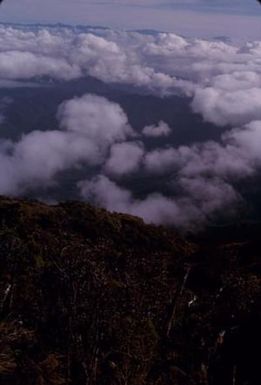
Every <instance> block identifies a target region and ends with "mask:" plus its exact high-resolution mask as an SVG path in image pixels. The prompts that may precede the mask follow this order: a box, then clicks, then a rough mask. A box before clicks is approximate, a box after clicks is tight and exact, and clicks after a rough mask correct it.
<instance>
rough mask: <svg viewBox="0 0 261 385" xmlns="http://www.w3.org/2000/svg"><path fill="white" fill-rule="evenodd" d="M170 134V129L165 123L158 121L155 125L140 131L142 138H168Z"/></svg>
mask: <svg viewBox="0 0 261 385" xmlns="http://www.w3.org/2000/svg"><path fill="white" fill-rule="evenodd" d="M170 133H171V129H170V127H169V126H168V125H167V123H165V122H163V121H160V122H159V123H158V124H157V125H155V124H153V125H151V126H146V127H144V128H143V130H142V134H143V135H144V136H151V137H155V138H157V137H158V136H168V135H169V134H170Z"/></svg>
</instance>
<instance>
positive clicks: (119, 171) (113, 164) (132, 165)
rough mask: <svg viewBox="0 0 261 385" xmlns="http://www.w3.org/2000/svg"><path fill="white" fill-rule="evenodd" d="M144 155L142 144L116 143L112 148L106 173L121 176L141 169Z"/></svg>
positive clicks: (106, 165)
mask: <svg viewBox="0 0 261 385" xmlns="http://www.w3.org/2000/svg"><path fill="white" fill-rule="evenodd" d="M143 155H144V148H143V145H142V144H141V143H139V142H138V143H137V142H124V143H116V144H114V145H113V146H112V147H111V150H110V155H109V158H108V159H107V162H106V164H105V170H106V173H109V174H112V175H114V176H121V175H125V174H129V173H133V172H135V171H137V170H138V169H139V166H140V164H141V161H142V158H143Z"/></svg>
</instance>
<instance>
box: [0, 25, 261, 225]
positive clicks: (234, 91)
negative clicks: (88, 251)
mask: <svg viewBox="0 0 261 385" xmlns="http://www.w3.org/2000/svg"><path fill="white" fill-rule="evenodd" d="M260 60H261V42H260V41H252V42H248V43H240V44H239V43H232V42H229V41H227V40H226V39H225V40H224V39H216V40H212V41H209V40H204V39H188V38H184V37H181V36H177V35H175V34H172V33H155V34H142V33H137V32H123V31H113V30H100V29H97V30H96V33H94V32H93V30H92V31H91V30H90V29H84V28H58V27H55V28H47V27H46V28H42V27H35V28H33V29H32V28H31V29H30V28H29V27H19V28H18V27H17V28H11V27H6V26H5V27H4V26H0V78H2V81H4V82H6V81H11V82H16V81H18V80H24V79H26V80H27V81H29V82H30V81H31V80H34V79H35V78H37V79H38V78H40V77H46V76H47V77H51V78H53V79H57V80H59V81H68V80H71V79H75V78H81V77H86V76H93V77H95V78H97V79H100V80H102V81H104V82H107V83H119V84H128V85H131V86H134V87H139V92H146V93H152V94H154V95H157V96H158V97H162V98H163V97H168V96H169V95H175V96H180V97H182V98H184V97H185V98H187V100H188V103H189V102H190V103H191V113H196V114H199V115H200V116H201V118H202V119H203V120H205V121H208V122H211V123H213V124H215V125H216V126H220V127H221V126H223V127H225V130H226V132H225V133H224V134H223V135H222V136H221V137H220V140H219V141H213V140H208V141H205V142H201V143H193V144H191V145H183V146H178V147H175V146H174V145H173V144H171V143H168V145H167V146H166V143H167V140H168V138H167V136H168V135H169V134H170V133H171V128H170V127H169V126H168V125H167V124H166V123H165V122H163V121H159V123H158V124H148V125H147V126H145V127H144V128H143V129H142V130H141V135H140V136H137V134H135V132H134V130H133V128H132V127H131V126H130V124H129V122H128V117H127V115H126V113H125V112H124V111H123V109H122V108H121V107H120V105H118V104H117V103H114V102H111V101H109V100H107V99H105V98H103V97H98V96H95V95H84V96H82V97H75V98H73V99H71V100H67V101H64V102H63V103H62V104H61V105H60V106H59V108H58V112H57V118H58V122H59V129H57V130H52V129H51V128H49V131H44V132H41V131H38V130H37V127H36V130H35V131H33V132H31V133H29V134H26V135H24V136H23V137H22V138H21V139H20V140H19V141H18V142H12V141H2V142H1V144H0V193H11V194H19V193H23V192H24V191H28V189H34V188H36V187H39V186H48V185H49V184H51V183H55V181H56V180H57V178H56V176H57V174H59V173H62V172H64V171H65V170H69V169H71V168H76V167H86V168H87V166H88V167H91V166H95V172H97V174H98V176H97V177H95V178H93V179H91V180H86V181H82V182H81V183H79V189H80V192H81V194H82V196H83V197H85V198H86V199H92V201H93V202H95V203H97V204H99V205H102V206H104V207H107V208H108V209H110V210H117V211H124V212H128V213H131V214H135V215H140V216H142V217H143V218H144V219H145V220H146V221H148V222H155V223H168V224H174V225H177V226H188V225H190V224H191V223H193V224H194V225H195V223H196V224H198V223H206V222H208V221H209V220H211V219H212V218H213V217H214V216H215V215H216V214H217V213H218V212H221V211H222V210H224V209H226V212H227V211H228V208H233V207H234V206H236V205H237V203H238V202H240V201H241V198H240V194H239V193H238V191H237V189H236V184H237V182H238V181H242V180H243V178H246V179H247V178H248V177H252V176H254V175H256V174H257V173H259V172H260V167H261V155H260V143H261V67H260ZM0 84H1V83H0ZM173 99H174V98H173ZM0 110H1V105H0ZM0 112H1V111H0ZM198 121H199V122H200V117H198ZM202 127H207V125H204V126H203V125H202ZM202 129H205V128H202ZM191 130H193V127H191ZM223 131H224V129H222V132H223ZM148 137H152V138H153V137H154V138H156V139H157V138H159V137H165V138H161V140H153V141H151V140H150V141H149V140H148V139H147V138H148ZM148 143H149V145H148ZM151 143H152V144H151ZM161 143H165V144H161ZM158 146H159V147H158ZM160 146H161V147H160ZM148 148H149V150H148ZM129 174H131V175H132V176H133V175H134V174H135V178H137V179H139V178H141V177H144V176H145V177H146V178H148V179H149V178H151V179H149V180H152V182H153V183H151V186H152V187H150V186H147V185H146V186H145V187H146V189H147V190H146V191H147V196H145V198H144V199H141V198H140V199H138V198H137V197H136V196H134V195H133V193H132V191H131V187H130V186H129V187H128V189H126V188H123V187H121V186H122V179H124V178H125V177H126V176H128V175H129ZM126 179H128V178H125V181H126ZM130 179H131V178H130ZM155 186H156V187H155ZM163 191H164V194H165V195H164V194H163Z"/></svg>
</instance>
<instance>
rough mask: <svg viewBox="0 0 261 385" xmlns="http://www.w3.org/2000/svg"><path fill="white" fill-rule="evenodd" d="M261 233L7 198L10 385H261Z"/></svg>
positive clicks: (5, 306)
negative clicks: (198, 231) (184, 226)
mask: <svg viewBox="0 0 261 385" xmlns="http://www.w3.org/2000/svg"><path fill="white" fill-rule="evenodd" d="M249 226H250V225H249ZM260 230H261V226H259V225H255V226H254V227H253V231H252V230H251V226H250V227H248V228H247V230H244V228H243V230H242V227H240V229H239V227H237V228H236V229H235V231H233V228H232V229H231V228H230V229H229V230H228V229H227V230H225V231H224V229H223V230H220V229H212V230H211V231H210V232H209V233H206V234H205V235H201V237H200V238H199V239H193V243H191V242H187V241H185V240H184V239H182V238H181V237H180V236H179V235H177V234H176V233H175V232H173V231H171V230H167V229H164V228H159V227H155V226H148V225H144V223H143V222H142V220H140V219H138V218H134V217H131V216H127V215H120V214H110V213H108V212H107V211H105V210H101V209H94V208H92V207H91V206H89V205H87V204H83V203H64V204H59V205H57V206H47V205H44V204H42V203H38V202H26V201H22V200H11V199H7V198H2V199H0V384H5V385H58V384H59V385H62V384H71V385H87V384H88V385H152V384H153V385H169V384H173V385H190V384H196V385H254V384H255V385H257V384H260V370H259V359H260V351H259V354H258V351H257V352H256V351H255V349H260V283H261V280H260V251H261V248H260V239H259V238H260V236H259V234H260V233H261V231H260Z"/></svg>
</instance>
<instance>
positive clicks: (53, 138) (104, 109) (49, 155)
mask: <svg viewBox="0 0 261 385" xmlns="http://www.w3.org/2000/svg"><path fill="white" fill-rule="evenodd" d="M58 118H59V121H60V127H61V130H49V131H37V130H36V131H33V132H31V133H29V134H26V135H24V136H22V138H21V140H20V141H18V142H16V143H14V142H12V141H2V142H1V146H0V160H1V161H0V193H1V194H15V195H16V194H19V193H22V192H24V191H26V190H28V189H30V188H32V189H33V188H36V187H39V186H44V187H45V186H48V185H49V184H50V183H53V182H55V176H56V175H57V174H58V173H60V172H62V171H65V170H68V169H70V168H75V167H78V166H79V165H81V164H85V165H86V164H87V165H90V166H93V165H99V164H102V163H103V161H104V159H105V158H106V154H107V151H108V149H109V147H110V145H111V144H113V143H115V142H117V141H121V140H126V138H127V136H128V135H129V134H130V133H132V131H131V129H130V127H129V126H128V121H127V118H126V115H125V114H124V112H123V111H122V109H121V108H120V107H119V106H118V105H117V104H116V103H113V102H110V101H108V100H107V99H105V98H102V97H98V96H94V95H85V96H83V97H81V98H74V99H73V100H69V101H66V102H64V103H63V104H62V105H61V106H60V108H59V111H58Z"/></svg>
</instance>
